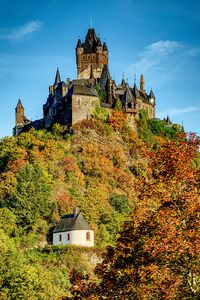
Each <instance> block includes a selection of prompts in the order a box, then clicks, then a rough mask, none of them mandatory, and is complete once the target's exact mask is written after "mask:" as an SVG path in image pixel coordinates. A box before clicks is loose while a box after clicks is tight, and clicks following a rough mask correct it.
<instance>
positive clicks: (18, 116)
mask: <svg viewBox="0 0 200 300" xmlns="http://www.w3.org/2000/svg"><path fill="white" fill-rule="evenodd" d="M23 123H24V107H23V105H22V102H21V100H20V99H19V100H18V102H17V106H16V108H15V125H16V126H17V125H23Z"/></svg>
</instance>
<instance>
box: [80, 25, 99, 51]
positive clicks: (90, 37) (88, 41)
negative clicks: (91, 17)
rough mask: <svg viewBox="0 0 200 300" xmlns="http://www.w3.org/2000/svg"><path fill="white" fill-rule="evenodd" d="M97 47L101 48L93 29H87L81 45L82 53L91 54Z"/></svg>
mask: <svg viewBox="0 0 200 300" xmlns="http://www.w3.org/2000/svg"><path fill="white" fill-rule="evenodd" d="M97 45H98V46H101V40H100V38H98V37H97V36H96V32H95V30H94V28H89V29H88V32H87V35H86V37H85V42H84V43H83V44H82V47H83V48H84V53H93V52H94V51H95V49H96V46H97Z"/></svg>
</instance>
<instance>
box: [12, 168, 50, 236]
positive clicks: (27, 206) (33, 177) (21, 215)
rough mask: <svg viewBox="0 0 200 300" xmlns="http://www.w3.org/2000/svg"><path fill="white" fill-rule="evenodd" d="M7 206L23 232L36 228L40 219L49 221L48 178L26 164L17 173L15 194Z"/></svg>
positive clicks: (40, 170) (42, 172)
mask: <svg viewBox="0 0 200 300" xmlns="http://www.w3.org/2000/svg"><path fill="white" fill-rule="evenodd" d="M7 205H8V206H10V208H11V209H12V210H13V212H14V213H15V215H16V216H17V223H18V225H20V226H22V227H23V229H24V230H25V231H30V230H32V229H33V228H34V227H35V226H36V227H37V222H39V220H40V219H47V220H50V219H51V211H52V200H51V187H50V180H49V176H48V175H47V174H46V173H45V172H44V171H43V170H42V169H41V168H40V167H39V166H35V165H32V164H30V163H27V164H26V165H25V166H24V167H22V168H21V169H20V171H19V173H18V176H17V184H16V188H15V192H14V193H13V195H12V196H11V197H10V198H9V199H8V201H7Z"/></svg>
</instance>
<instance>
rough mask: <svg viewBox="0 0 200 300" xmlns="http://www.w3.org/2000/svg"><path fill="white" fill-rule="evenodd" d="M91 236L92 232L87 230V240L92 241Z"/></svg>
mask: <svg viewBox="0 0 200 300" xmlns="http://www.w3.org/2000/svg"><path fill="white" fill-rule="evenodd" d="M90 239H91V237H90V232H89V231H87V232H86V241H90Z"/></svg>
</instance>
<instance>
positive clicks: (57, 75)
mask: <svg viewBox="0 0 200 300" xmlns="http://www.w3.org/2000/svg"><path fill="white" fill-rule="evenodd" d="M60 81H61V79H60V72H59V70H58V68H57V71H56V77H55V81H54V85H57V84H58V83H59V82H60Z"/></svg>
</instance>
